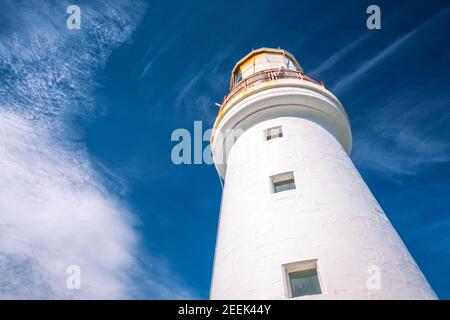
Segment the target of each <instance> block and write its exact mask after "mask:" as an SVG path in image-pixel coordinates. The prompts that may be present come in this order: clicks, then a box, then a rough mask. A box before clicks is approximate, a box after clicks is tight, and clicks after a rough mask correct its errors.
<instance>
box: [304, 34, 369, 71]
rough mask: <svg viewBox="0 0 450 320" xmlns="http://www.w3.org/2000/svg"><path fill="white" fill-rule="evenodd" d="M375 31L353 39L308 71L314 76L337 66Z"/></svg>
mask: <svg viewBox="0 0 450 320" xmlns="http://www.w3.org/2000/svg"><path fill="white" fill-rule="evenodd" d="M372 34H373V33H370V32H367V33H366V34H364V35H363V36H362V37H360V38H358V39H357V40H356V41H353V42H352V43H350V44H348V45H347V46H345V47H344V48H342V49H341V50H339V51H338V52H336V53H335V54H333V55H332V56H330V57H329V58H328V59H326V60H325V61H324V62H322V63H321V64H320V65H319V66H317V67H316V68H315V69H314V70H312V71H310V72H308V73H310V74H311V75H313V76H318V75H320V74H321V73H323V72H324V71H326V70H328V69H329V68H332V67H335V65H336V63H337V62H339V61H340V60H341V59H342V58H344V57H345V56H347V55H348V54H349V53H350V52H351V51H352V50H354V49H356V48H357V47H358V46H360V45H361V44H362V43H364V41H365V40H366V39H367V38H369V37H370V35H372Z"/></svg>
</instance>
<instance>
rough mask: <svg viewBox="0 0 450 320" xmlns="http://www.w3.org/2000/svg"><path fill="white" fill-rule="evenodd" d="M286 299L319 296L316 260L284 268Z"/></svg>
mask: <svg viewBox="0 0 450 320" xmlns="http://www.w3.org/2000/svg"><path fill="white" fill-rule="evenodd" d="M284 270H285V277H286V282H287V289H288V292H287V294H288V297H289V298H295V297H301V296H309V295H314V294H321V293H322V289H321V286H320V280H319V274H318V271H317V260H309V261H302V262H297V263H291V264H288V265H285V266H284Z"/></svg>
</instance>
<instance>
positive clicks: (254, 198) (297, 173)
mask: <svg viewBox="0 0 450 320" xmlns="http://www.w3.org/2000/svg"><path fill="white" fill-rule="evenodd" d="M351 148H352V134H351V129H350V122H349V118H348V116H347V114H346V112H345V109H344V107H343V106H342V104H341V102H340V101H339V100H338V99H337V98H336V97H335V96H334V95H333V94H332V93H331V92H330V91H328V90H327V89H326V87H325V86H324V84H323V83H322V82H320V81H318V80H316V79H314V78H312V77H310V76H308V75H306V74H305V73H304V72H303V69H302V67H301V66H300V64H299V63H298V62H297V60H296V58H295V57H294V56H293V55H292V54H291V53H289V52H287V51H285V50H280V49H270V48H261V49H258V50H254V51H252V52H250V53H249V54H248V55H247V56H245V57H244V58H243V59H241V60H240V61H239V62H237V64H236V65H235V67H234V68H233V70H232V73H231V82H230V92H229V94H228V95H227V96H226V97H225V98H224V101H223V103H222V105H221V107H220V110H219V113H218V115H217V119H216V121H215V123H214V127H213V131H212V135H211V151H212V154H213V159H214V163H215V166H216V169H217V171H218V173H219V175H220V177H221V179H222V180H223V181H224V188H223V194H222V203H221V209H220V216H219V226H218V233H217V241H216V249H215V257H214V267H213V275H212V281H211V292H210V298H211V299H436V295H435V293H434V291H433V289H432V288H431V287H430V285H429V284H428V282H427V280H426V279H425V277H424V275H423V274H422V272H421V270H420V269H419V267H418V266H417V264H416V262H415V261H414V259H413V257H412V256H411V254H410V253H409V252H408V249H407V248H406V247H405V245H404V243H403V242H402V240H401V239H400V237H399V235H398V234H397V232H396V231H395V229H394V227H393V226H392V225H391V223H390V222H389V219H388V217H387V216H386V214H385V213H384V212H383V210H382V208H381V207H380V205H379V204H378V202H377V200H376V199H375V198H374V196H373V195H372V193H371V191H370V190H369V188H368V187H367V185H366V183H365V182H364V180H363V179H362V177H361V175H360V174H359V172H358V170H357V169H356V168H355V166H354V165H353V163H352V161H351V159H350V157H349V155H350V151H351Z"/></svg>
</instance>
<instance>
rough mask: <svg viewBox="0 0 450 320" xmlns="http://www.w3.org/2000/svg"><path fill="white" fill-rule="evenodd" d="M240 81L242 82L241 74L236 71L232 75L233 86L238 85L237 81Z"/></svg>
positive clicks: (239, 71)
mask: <svg viewBox="0 0 450 320" xmlns="http://www.w3.org/2000/svg"><path fill="white" fill-rule="evenodd" d="M241 80H242V73H241V70H240V69H238V70H237V71H236V73H235V74H234V85H237V84H238V83H239V81H241Z"/></svg>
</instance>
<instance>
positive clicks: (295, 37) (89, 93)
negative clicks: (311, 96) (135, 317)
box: [0, 0, 450, 299]
mask: <svg viewBox="0 0 450 320" xmlns="http://www.w3.org/2000/svg"><path fill="white" fill-rule="evenodd" d="M70 4H76V5H78V6H79V7H80V9H81V29H79V30H76V29H75V30H69V29H68V28H67V27H66V19H67V17H68V14H67V13H66V8H67V6H69V5H70ZM371 4H374V3H372V2H371V1H323V0H317V1H298V0H297V1H283V0H280V1H265V0H260V1H245V2H243V1H229V0H227V1H195V2H192V3H191V2H186V1H145V0H139V1H119V0H110V1H76V2H67V1H12V0H2V1H1V3H0V190H2V191H1V193H0V298H20V299H27V298H38V299H41V298H44V299H53V298H62V299H66V298H67V299H71V298H75V299H76V298H87V299H90V298H139V299H174V298H176V299H185V298H188V299H189V298H190V299H207V298H208V295H209V286H210V280H211V271H212V264H213V255H214V246H215V239H216V232H217V222H218V214H219V209H220V199H221V191H222V188H221V184H220V181H219V178H218V176H217V173H216V171H215V168H214V166H213V165H210V164H205V163H203V164H192V165H176V164H174V163H173V162H172V160H171V150H172V148H173V147H174V146H175V144H176V142H174V141H171V134H172V132H173V131H174V130H176V129H179V128H185V129H187V130H189V131H190V132H193V130H194V121H202V127H203V130H207V129H209V128H211V127H212V124H213V122H214V119H215V116H216V114H217V106H215V103H216V102H219V103H220V102H221V101H222V99H223V97H224V95H226V94H227V93H228V89H229V88H228V86H229V77H230V71H231V69H232V68H233V66H234V64H235V62H237V61H238V60H239V59H240V58H242V57H243V56H244V55H246V54H247V53H248V52H250V51H251V50H252V49H257V48H260V47H274V48H277V47H280V48H283V49H286V50H288V51H290V52H291V53H293V54H294V55H295V56H296V58H297V60H298V61H299V63H300V64H301V65H302V67H303V69H304V70H305V73H307V74H310V75H312V76H314V77H316V78H318V79H320V80H321V81H323V82H324V83H325V85H326V87H327V88H328V89H329V90H331V91H332V92H333V93H334V94H335V95H336V96H337V97H338V98H339V99H340V101H341V102H342V104H343V105H344V107H345V109H346V111H347V113H348V115H349V118H350V121H351V126H352V133H353V150H352V153H351V158H352V160H353V162H354V163H355V165H356V167H357V168H358V170H359V171H360V173H361V175H362V176H363V178H364V179H365V181H366V183H367V184H368V186H369V187H370V189H371V190H372V192H373V194H374V195H375V197H376V198H377V200H378V201H379V202H380V204H381V206H382V207H383V209H384V211H385V212H386V214H387V216H388V217H389V219H390V221H391V222H392V224H393V225H394V227H395V228H396V230H397V232H398V233H399V234H400V236H401V238H402V239H403V241H404V242H405V244H406V246H407V247H408V249H409V250H410V252H411V254H412V255H413V257H414V258H415V260H416V262H417V263H418V265H419V266H420V268H421V269H422V271H423V273H424V274H425V276H426V278H427V279H428V281H429V282H430V284H431V286H432V287H433V289H434V290H435V292H436V293H437V295H438V296H439V298H441V299H450V276H449V275H448V270H450V215H449V212H450V197H449V194H450V186H449V183H448V182H449V179H450V167H449V165H450V163H449V162H450V139H449V138H450V113H449V112H448V110H447V109H448V107H449V104H450V79H449V77H448V74H450V45H449V41H448V30H450V4H449V3H448V1H395V2H393V1H377V2H376V4H377V5H378V6H379V7H380V8H381V29H380V30H369V29H367V27H366V19H367V17H368V15H367V14H366V8H367V7H368V6H369V5H371ZM203 147H207V142H204V143H203ZM70 265H77V266H79V267H80V269H81V272H82V273H81V274H82V288H81V290H67V288H66V278H67V276H68V274H67V266H70Z"/></svg>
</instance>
